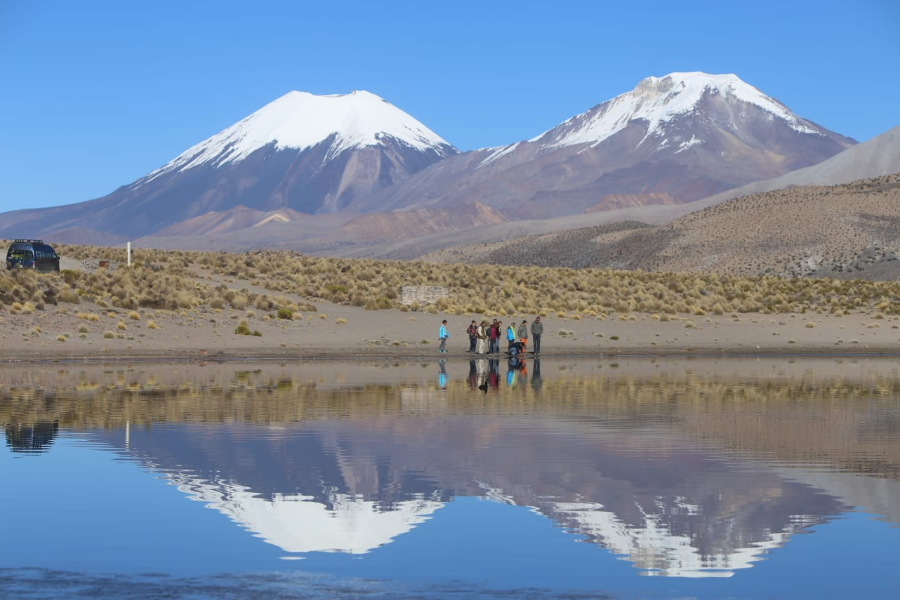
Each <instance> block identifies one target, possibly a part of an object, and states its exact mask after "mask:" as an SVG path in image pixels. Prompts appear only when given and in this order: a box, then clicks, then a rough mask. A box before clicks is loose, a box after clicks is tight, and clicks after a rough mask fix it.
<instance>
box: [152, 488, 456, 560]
mask: <svg viewBox="0 0 900 600" xmlns="http://www.w3.org/2000/svg"><path fill="white" fill-rule="evenodd" d="M168 479H170V480H171V481H172V482H173V483H175V485H176V486H177V487H178V489H179V490H180V491H182V492H184V493H185V494H188V496H189V497H190V498H191V499H192V500H197V501H199V502H205V503H206V505H207V506H208V507H209V508H214V509H215V510H217V511H219V512H221V513H222V514H224V515H226V516H227V517H228V518H229V519H231V520H232V521H234V522H235V523H237V524H238V525H241V526H242V527H244V528H245V529H247V530H248V531H251V532H253V533H254V534H255V535H256V536H257V537H259V538H262V539H263V540H265V541H266V542H268V543H270V544H272V545H274V546H278V547H279V548H281V549H282V550H284V551H285V552H347V553H350V554H365V553H366V552H369V551H370V550H374V549H375V548H378V547H379V546H383V545H385V544H387V543H390V542H391V541H393V539H394V538H395V537H397V536H398V535H401V534H403V533H406V532H407V531H410V530H412V529H413V527H415V526H416V525H418V524H420V523H423V522H425V521H426V520H428V518H429V515H430V514H431V513H433V512H434V511H436V510H437V509H439V508H441V507H442V506H443V503H441V502H436V501H433V500H428V499H426V498H424V497H422V498H417V499H415V500H406V501H403V502H398V503H396V505H395V507H394V508H393V509H392V510H387V511H385V510H381V509H380V508H379V507H378V505H377V503H375V502H371V501H367V500H362V499H361V498H359V497H358V496H354V495H352V494H337V493H336V494H333V495H332V496H331V498H330V501H331V503H332V505H333V506H334V509H333V510H329V509H328V507H326V506H325V505H324V504H320V503H319V502H315V501H314V500H313V498H311V497H309V496H301V495H278V496H276V497H275V499H274V500H272V501H269V500H265V499H263V498H260V497H259V496H257V495H256V494H254V493H253V492H251V491H250V490H249V488H246V487H243V486H239V485H235V484H233V483H226V482H214V483H208V482H205V481H201V480H198V479H195V478H191V477H189V476H187V475H186V474H184V473H173V474H169V475H168Z"/></svg>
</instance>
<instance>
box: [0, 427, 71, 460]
mask: <svg viewBox="0 0 900 600" xmlns="http://www.w3.org/2000/svg"><path fill="white" fill-rule="evenodd" d="M58 433H59V423H35V424H33V425H31V426H27V425H21V424H19V423H11V424H9V425H7V426H6V445H7V446H9V448H10V450H12V451H13V452H34V453H37V452H46V451H47V450H49V449H50V444H52V443H53V438H55V437H56V435H57V434H58Z"/></svg>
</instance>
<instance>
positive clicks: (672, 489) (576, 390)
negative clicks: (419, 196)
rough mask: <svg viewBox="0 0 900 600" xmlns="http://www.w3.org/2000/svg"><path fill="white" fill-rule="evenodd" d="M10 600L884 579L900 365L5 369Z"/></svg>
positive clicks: (730, 592) (887, 592)
mask: <svg viewBox="0 0 900 600" xmlns="http://www.w3.org/2000/svg"><path fill="white" fill-rule="evenodd" d="M0 422H2V423H3V425H4V429H5V444H4V445H3V446H2V448H0V515H2V529H0V531H2V538H0V539H2V543H0V598H4V599H18V598H23V599H24V598H28V599H38V598H48V599H49V598H77V597H85V598H88V597H89V598H148V599H149V598H176V599H180V598H185V599H188V598H190V599H201V598H228V599H230V598H260V597H265V598H358V597H364V598H667V599H668V598H672V599H674V598H679V599H681V598H697V599H712V598H716V599H718V598H733V599H743V598H753V599H755V598H792V599H794V598H815V599H824V598H841V599H843V598H869V599H878V598H885V599H887V598H890V599H894V598H897V597H898V596H897V595H898V590H900V569H898V564H900V526H898V524H900V359H893V360H892V359H880V358H879V359H865V358H859V359H835V358H822V359H795V360H792V359H788V358H764V359H755V358H754V359H746V358H745V359H719V360H714V359H657V360H652V359H633V360H618V361H612V360H609V359H577V360H576V359H572V360H549V359H545V360H542V361H535V360H531V359H529V360H528V361H527V362H525V363H522V364H513V365H511V364H509V363H508V362H506V361H500V362H491V361H488V360H479V361H468V360H461V359H457V360H453V359H450V360H447V361H446V362H444V361H438V360H436V359H435V360H432V361H425V362H391V361H358V362H353V361H345V362H322V361H319V362H297V363H278V362H269V363H264V362H258V363H257V362H254V363H225V364H215V363H210V364H203V365H198V364H168V365H161V364H134V365H114V366H102V365H82V364H78V363H70V364H46V365H37V366H35V365H21V364H20V365H4V366H2V367H0Z"/></svg>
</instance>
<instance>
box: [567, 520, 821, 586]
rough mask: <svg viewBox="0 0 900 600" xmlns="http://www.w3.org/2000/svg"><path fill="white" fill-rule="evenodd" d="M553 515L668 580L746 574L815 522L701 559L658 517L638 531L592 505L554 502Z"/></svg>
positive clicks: (797, 522)
mask: <svg viewBox="0 0 900 600" xmlns="http://www.w3.org/2000/svg"><path fill="white" fill-rule="evenodd" d="M552 511H553V513H555V514H556V515H557V516H558V517H562V518H563V519H564V520H565V521H567V522H575V523H577V526H575V527H574V528H573V529H574V530H575V531H576V532H577V533H581V534H584V535H586V536H589V537H593V538H595V539H597V540H600V543H601V545H602V546H603V547H605V548H608V549H609V550H611V551H612V552H614V553H615V554H618V555H619V556H620V557H621V558H622V560H628V561H631V563H632V564H633V565H634V566H635V567H636V568H638V569H644V570H645V571H644V573H643V574H645V575H666V576H670V577H731V576H732V575H733V574H734V573H733V571H735V570H737V569H747V568H749V567H751V566H752V563H753V562H755V561H757V560H759V559H760V555H761V554H765V553H766V552H768V551H770V550H772V549H774V548H779V547H781V546H782V545H784V543H785V542H787V540H788V538H789V537H790V535H791V534H792V533H795V532H797V531H799V530H801V529H803V527H804V526H806V525H808V524H810V523H813V522H815V521H814V520H813V519H804V518H803V517H797V518H796V519H795V520H794V522H792V524H791V530H790V531H785V532H774V531H773V532H769V536H768V537H769V539H768V540H766V541H765V542H757V543H754V544H752V545H751V546H749V547H746V548H732V549H730V551H729V552H727V553H721V554H713V555H702V554H701V553H700V551H699V550H698V549H697V548H696V547H695V546H694V545H693V544H692V540H691V538H690V537H688V536H685V535H678V534H673V533H672V532H671V531H670V530H669V527H668V526H667V525H666V523H665V522H663V520H662V519H661V518H660V517H659V515H653V514H648V513H645V514H644V523H643V526H641V527H634V526H629V525H627V524H626V523H623V522H622V521H621V520H620V519H619V518H618V517H617V516H616V515H615V514H613V513H611V512H609V511H607V510H604V509H603V506H602V505H600V504H595V503H580V502H579V503H575V502H572V503H557V504H553V507H552Z"/></svg>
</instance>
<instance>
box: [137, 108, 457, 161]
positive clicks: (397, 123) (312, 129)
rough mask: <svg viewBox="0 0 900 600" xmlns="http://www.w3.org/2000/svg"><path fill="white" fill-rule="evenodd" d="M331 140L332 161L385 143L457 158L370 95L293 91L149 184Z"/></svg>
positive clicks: (441, 141)
mask: <svg viewBox="0 0 900 600" xmlns="http://www.w3.org/2000/svg"><path fill="white" fill-rule="evenodd" d="M332 135H333V136H334V140H333V141H332V144H331V147H330V148H329V151H328V156H329V158H332V157H334V156H337V155H338V154H340V153H341V152H343V151H345V150H349V149H353V148H364V147H368V146H379V145H382V144H383V143H384V141H383V140H384V139H385V138H386V137H392V138H394V139H396V140H398V141H400V142H401V143H404V144H406V145H409V146H411V147H413V148H415V149H417V150H423V151H425V150H434V151H435V152H437V153H438V155H440V156H446V155H447V154H448V153H449V152H452V146H451V145H450V144H449V143H447V142H446V141H445V140H444V139H443V138H441V137H440V136H439V135H437V134H436V133H434V132H433V131H431V130H430V129H428V128H427V127H425V125H423V124H422V123H420V122H419V121H417V120H416V119H414V118H413V117H412V116H410V115H408V114H407V113H405V112H403V111H402V110H400V109H399V108H397V107H396V106H394V105H392V104H390V103H389V102H387V101H385V100H384V99H382V98H380V97H379V96H376V95H375V94H372V93H370V92H366V91H355V92H351V93H349V94H342V95H332V96H316V95H314V94H310V93H307V92H296V91H294V92H289V93H287V94H285V95H284V96H282V97H280V98H278V99H277V100H275V101H273V102H270V103H269V104H267V105H266V106H264V107H262V108H261V109H259V110H258V111H256V112H255V113H253V114H251V115H250V116H248V117H246V118H245V119H243V120H241V121H239V122H237V123H235V124H234V125H232V126H231V127H228V128H227V129H225V130H224V131H221V132H219V133H217V134H216V135H214V136H212V137H211V138H209V139H207V140H205V141H203V142H201V143H199V144H197V145H196V146H193V147H192V148H189V149H188V150H187V151H185V152H183V153H182V154H181V155H180V156H178V157H176V158H175V159H174V160H172V161H171V162H169V163H168V164H166V165H165V166H163V167H162V168H160V169H157V170H156V171H154V172H153V173H150V174H149V175H148V178H149V179H152V178H153V177H154V176H156V175H159V174H162V173H165V172H168V171H173V170H180V169H183V168H187V167H194V166H197V165H200V164H203V163H212V164H213V165H214V166H221V165H224V164H228V163H232V162H237V161H240V160H242V159H244V158H246V157H247V156H249V155H250V154H251V153H253V152H254V151H256V150H258V149H259V148H262V147H265V146H268V145H269V144H275V148H276V149H278V150H283V149H287V148H293V149H298V150H304V149H307V148H311V147H313V146H315V145H317V144H319V143H321V142H323V141H325V140H327V139H328V138H329V137H331V136H332Z"/></svg>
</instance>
